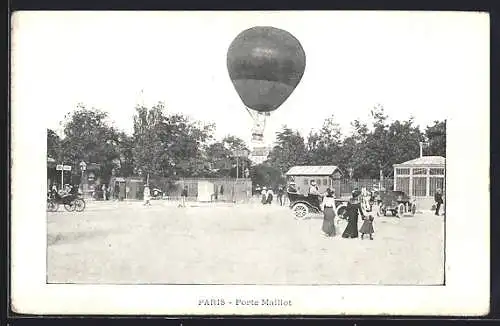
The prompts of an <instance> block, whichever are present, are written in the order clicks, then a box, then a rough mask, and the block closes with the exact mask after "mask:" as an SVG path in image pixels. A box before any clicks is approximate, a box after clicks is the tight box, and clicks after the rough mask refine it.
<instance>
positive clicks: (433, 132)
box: [425, 120, 446, 157]
mask: <svg viewBox="0 0 500 326" xmlns="http://www.w3.org/2000/svg"><path fill="white" fill-rule="evenodd" d="M425 138H426V140H427V142H428V147H427V148H426V149H425V152H426V155H436V156H443V157H446V120H444V121H434V125H432V126H427V128H426V129H425Z"/></svg>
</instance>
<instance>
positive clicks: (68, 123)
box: [47, 102, 446, 186]
mask: <svg viewBox="0 0 500 326" xmlns="http://www.w3.org/2000/svg"><path fill="white" fill-rule="evenodd" d="M62 125H63V136H62V137H59V136H58V135H57V133H56V132H55V131H53V130H51V129H48V131H47V132H48V133H47V155H48V156H49V157H51V158H53V159H55V160H56V161H57V162H64V163H65V164H70V165H73V166H74V171H78V169H79V167H78V164H79V163H80V162H81V161H85V162H86V163H89V162H92V163H97V164H99V165H100V169H101V175H102V176H103V177H104V178H106V177H109V176H111V175H119V176H123V177H128V176H131V175H139V174H141V175H146V174H150V175H151V176H163V177H171V178H180V177H236V170H237V169H236V158H235V157H234V155H233V151H234V150H248V147H247V145H246V144H245V142H244V141H243V140H242V139H240V138H238V137H236V136H232V135H228V136H226V137H224V138H223V139H222V140H216V139H215V137H214V130H215V125H214V124H212V123H202V122H200V121H196V120H191V119H189V118H188V117H186V116H184V115H182V114H178V113H170V112H169V111H168V110H167V108H166V107H165V105H164V104H163V103H161V102H160V103H158V104H156V105H154V106H152V107H151V108H148V107H145V106H138V107H136V110H135V114H134V117H133V133H132V135H128V134H127V133H125V132H123V131H121V130H119V129H117V128H115V127H114V126H113V125H112V124H111V123H110V121H109V116H108V114H107V113H106V112H104V111H102V110H99V109H95V108H87V107H86V106H85V105H83V104H79V105H78V106H77V108H76V110H75V111H73V112H72V113H69V114H67V115H66V116H65V117H64V120H63V121H62ZM351 125H352V131H351V132H350V133H345V132H344V131H343V130H342V129H341V128H340V126H339V125H338V123H336V121H335V116H331V117H329V118H327V119H326V120H325V121H324V123H323V125H322V127H321V128H320V129H319V130H317V131H311V132H310V133H309V134H308V135H307V136H304V135H302V134H300V133H299V132H298V131H297V130H293V129H291V128H289V127H287V126H283V127H282V128H281V129H280V130H279V131H278V132H277V133H276V142H275V145H274V147H273V148H272V149H271V151H270V153H269V156H268V158H267V160H266V161H265V162H264V163H262V164H259V165H256V166H252V165H251V162H250V160H249V159H248V158H244V159H239V168H238V169H239V171H240V172H239V176H240V177H241V176H242V175H243V170H244V169H245V167H247V168H249V169H250V177H251V178H252V181H253V182H254V183H255V184H260V185H269V186H275V185H277V184H279V183H282V182H283V181H284V180H283V176H284V173H286V171H287V170H288V169H289V168H290V167H292V166H294V165H337V166H339V167H340V169H341V170H342V171H343V172H344V174H345V175H346V176H347V175H349V174H351V176H352V177H353V178H378V177H379V173H380V171H382V173H383V174H384V175H385V176H390V175H392V165H393V164H395V163H401V162H404V161H408V160H411V159H414V158H416V157H418V155H419V142H424V143H426V146H425V147H424V154H425V155H440V156H445V155H446V121H435V122H434V124H433V125H430V126H427V127H426V128H425V129H424V130H420V128H419V127H418V126H416V125H415V122H414V119H413V118H409V119H407V120H404V121H399V120H395V121H392V122H389V117H388V116H387V115H386V114H385V113H384V110H383V108H382V107H376V108H374V109H373V110H372V111H371V117H370V120H369V121H360V120H354V121H353V122H352V123H351ZM349 172H350V173H349Z"/></svg>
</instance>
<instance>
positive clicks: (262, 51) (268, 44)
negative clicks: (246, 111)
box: [227, 26, 306, 112]
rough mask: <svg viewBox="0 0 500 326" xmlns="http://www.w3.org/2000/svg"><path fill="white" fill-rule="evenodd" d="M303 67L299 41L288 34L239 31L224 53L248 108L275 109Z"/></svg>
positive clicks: (265, 29)
mask: <svg viewBox="0 0 500 326" xmlns="http://www.w3.org/2000/svg"><path fill="white" fill-rule="evenodd" d="M305 67H306V55H305V52H304V49H303V48H302V45H301V44H300V42H299V41H298V40H297V39H296V38H295V37H294V36H293V35H292V34H290V33H288V32H287V31H284V30H281V29H278V28H274V27H267V26H266V27H260V26H259V27H253V28H250V29H247V30H245V31H243V32H241V33H240V34H239V35H238V36H236V38H235V39H234V40H233V42H232V43H231V45H230V46H229V50H228V52H227V69H228V71H229V77H230V78H231V80H232V82H233V85H234V87H235V88H236V91H237V92H238V95H239V96H240V98H241V100H242V101H243V103H244V104H245V105H246V106H247V107H248V108H250V109H253V110H256V111H259V112H270V111H273V110H276V109H277V108H278V107H279V106H280V105H281V104H283V102H285V100H286V99H287V98H288V97H289V96H290V94H292V92H293V90H294V89H295V87H296V86H297V85H298V83H299V82H300V80H301V78H302V75H303V74H304V69H305Z"/></svg>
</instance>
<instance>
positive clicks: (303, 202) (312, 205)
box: [288, 192, 347, 220]
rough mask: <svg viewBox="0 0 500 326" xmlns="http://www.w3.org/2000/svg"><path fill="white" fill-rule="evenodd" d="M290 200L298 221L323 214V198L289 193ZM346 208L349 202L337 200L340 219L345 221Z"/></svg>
mask: <svg viewBox="0 0 500 326" xmlns="http://www.w3.org/2000/svg"><path fill="white" fill-rule="evenodd" d="M288 198H289V199H290V208H291V209H292V212H293V215H294V216H295V218H296V219H298V220H303V219H305V218H307V216H308V215H309V214H320V213H321V207H320V206H321V200H322V197H321V196H317V195H303V194H300V193H297V192H295V193H294V192H288ZM346 206H347V200H341V199H335V209H336V211H337V216H338V217H340V218H343V219H345V209H346Z"/></svg>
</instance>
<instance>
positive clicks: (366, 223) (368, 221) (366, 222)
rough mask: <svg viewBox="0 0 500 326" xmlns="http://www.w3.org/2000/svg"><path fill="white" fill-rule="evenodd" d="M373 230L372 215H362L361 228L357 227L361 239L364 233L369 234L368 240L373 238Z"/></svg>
mask: <svg viewBox="0 0 500 326" xmlns="http://www.w3.org/2000/svg"><path fill="white" fill-rule="evenodd" d="M374 232H375V230H374V229H373V216H372V215H368V216H367V217H363V225H361V229H359V233H361V240H363V237H364V235H365V234H368V235H369V236H370V240H373V236H372V234H373V233H374Z"/></svg>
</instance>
